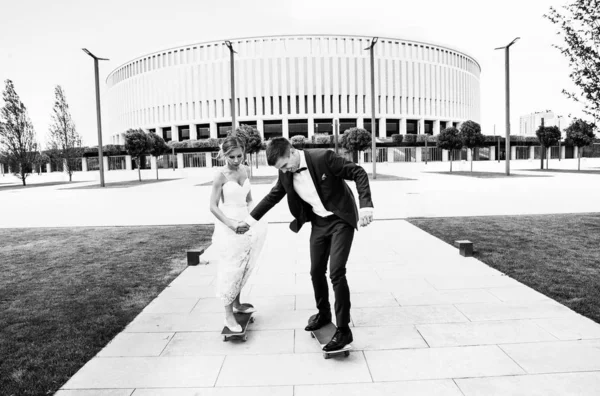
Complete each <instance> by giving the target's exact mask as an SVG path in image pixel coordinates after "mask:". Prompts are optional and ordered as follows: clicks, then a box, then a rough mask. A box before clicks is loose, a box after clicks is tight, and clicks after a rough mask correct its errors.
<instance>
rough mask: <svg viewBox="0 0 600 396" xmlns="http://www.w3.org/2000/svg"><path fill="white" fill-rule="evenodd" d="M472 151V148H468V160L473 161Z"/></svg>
mask: <svg viewBox="0 0 600 396" xmlns="http://www.w3.org/2000/svg"><path fill="white" fill-rule="evenodd" d="M471 151H472V150H469V149H467V161H471V157H472V154H471Z"/></svg>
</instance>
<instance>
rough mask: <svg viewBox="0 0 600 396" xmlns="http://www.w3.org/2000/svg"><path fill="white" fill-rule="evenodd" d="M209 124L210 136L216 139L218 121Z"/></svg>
mask: <svg viewBox="0 0 600 396" xmlns="http://www.w3.org/2000/svg"><path fill="white" fill-rule="evenodd" d="M208 125H209V128H210V137H211V138H213V139H216V138H217V123H216V122H214V121H211V122H210V123H209V124H208Z"/></svg>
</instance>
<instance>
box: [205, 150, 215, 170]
mask: <svg viewBox="0 0 600 396" xmlns="http://www.w3.org/2000/svg"><path fill="white" fill-rule="evenodd" d="M204 162H206V167H207V168H212V167H213V166H212V153H211V152H210V151H206V152H205V153H204Z"/></svg>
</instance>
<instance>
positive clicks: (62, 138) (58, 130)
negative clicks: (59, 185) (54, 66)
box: [49, 85, 83, 181]
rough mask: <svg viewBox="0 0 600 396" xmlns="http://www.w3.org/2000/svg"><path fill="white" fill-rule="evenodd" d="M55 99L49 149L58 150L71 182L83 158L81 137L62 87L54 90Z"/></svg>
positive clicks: (58, 86)
mask: <svg viewBox="0 0 600 396" xmlns="http://www.w3.org/2000/svg"><path fill="white" fill-rule="evenodd" d="M54 98H55V99H54V107H53V108H52V124H51V125H50V139H49V148H50V149H53V150H56V154H57V156H58V158H59V159H61V160H63V163H64V164H65V169H64V171H65V172H67V174H68V175H69V181H71V180H72V178H73V172H74V171H75V170H76V169H77V165H78V162H79V160H80V158H81V157H82V156H83V149H82V148H81V136H80V135H79V133H77V130H76V129H75V123H74V122H73V119H72V118H71V112H70V111H69V105H68V104H67V98H66V96H65V93H64V91H63V89H62V87H61V86H60V85H57V86H56V88H55V89H54Z"/></svg>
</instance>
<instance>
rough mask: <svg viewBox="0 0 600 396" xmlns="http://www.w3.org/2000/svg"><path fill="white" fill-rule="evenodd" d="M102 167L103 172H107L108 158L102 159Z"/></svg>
mask: <svg viewBox="0 0 600 396" xmlns="http://www.w3.org/2000/svg"><path fill="white" fill-rule="evenodd" d="M102 165H103V166H104V170H105V171H107V172H108V156H104V157H102Z"/></svg>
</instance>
